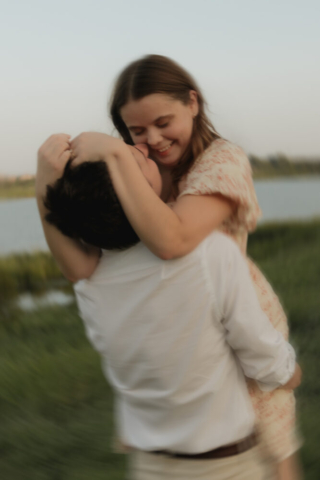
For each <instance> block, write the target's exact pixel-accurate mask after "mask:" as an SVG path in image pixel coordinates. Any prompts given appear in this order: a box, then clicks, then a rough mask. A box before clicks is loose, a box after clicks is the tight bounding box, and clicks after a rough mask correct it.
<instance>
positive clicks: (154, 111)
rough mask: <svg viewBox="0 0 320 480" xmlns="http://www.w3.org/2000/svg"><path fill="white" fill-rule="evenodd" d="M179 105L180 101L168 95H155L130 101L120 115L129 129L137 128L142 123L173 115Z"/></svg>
mask: <svg viewBox="0 0 320 480" xmlns="http://www.w3.org/2000/svg"><path fill="white" fill-rule="evenodd" d="M179 103H180V104H181V102H179V100H175V99H173V98H172V97H169V96H168V95H164V94H162V93H153V94H151V95H147V96H146V97H143V98H140V99H139V100H130V101H129V102H128V103H126V105H124V106H123V107H122V108H121V111H120V113H121V117H122V119H123V121H124V122H125V124H126V125H127V127H135V126H140V124H142V123H149V122H150V123H153V122H156V121H157V120H159V117H161V116H166V115H170V114H172V110H174V108H175V107H176V106H177V104H179ZM181 105H182V104H181Z"/></svg>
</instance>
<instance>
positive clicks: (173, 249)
mask: <svg viewBox="0 0 320 480" xmlns="http://www.w3.org/2000/svg"><path fill="white" fill-rule="evenodd" d="M108 142H110V143H111V144H112V147H110V146H108ZM71 146H72V149H73V151H74V153H75V155H76V158H75V163H80V162H82V161H87V160H89V159H90V158H93V159H97V160H98V159H104V160H105V161H106V163H107V165H108V169H109V173H110V176H111V178H112V183H113V186H114V189H115V191H116V193H117V196H118V198H119V200H120V202H121V205H122V208H123V210H124V212H125V214H126V216H127V218H128V220H129V221H130V223H131V225H132V227H133V228H134V230H135V231H136V233H137V235H138V236H139V238H140V239H141V240H142V241H143V242H144V243H145V244H146V245H147V247H148V248H149V249H150V250H151V251H152V252H153V253H154V254H155V255H157V256H158V257H160V258H162V259H164V260H167V259H171V258H176V257H181V256H183V255H186V254H187V253H189V252H191V251H192V250H193V249H194V248H195V247H196V246H197V245H198V244H199V243H200V242H201V241H202V240H203V239H204V238H205V237H206V236H207V235H208V234H209V233H211V232H212V231H213V230H214V229H215V228H217V227H219V226H220V225H221V223H222V222H223V221H224V220H225V219H227V218H228V217H229V216H230V215H231V213H232V211H233V208H234V206H233V203H232V201H230V200H228V199H227V198H225V197H223V196H221V195H199V196H194V195H185V196H183V197H181V198H179V199H178V201H177V202H176V203H175V205H174V207H173V209H171V208H170V207H169V206H168V205H166V204H165V203H164V202H163V201H162V200H161V199H160V198H159V197H158V196H157V195H156V194H155V193H154V191H153V190H152V188H151V187H150V185H149V184H148V182H146V180H145V178H144V176H143V174H142V172H141V170H140V168H139V166H138V165H137V163H136V162H135V161H134V160H133V157H132V154H131V152H130V150H129V149H128V147H127V146H126V145H125V144H124V143H123V142H121V141H119V140H118V139H114V138H112V137H108V136H107V135H104V134H97V133H84V134H81V135H80V136H79V137H77V138H76V139H75V140H73V141H72V142H71Z"/></svg>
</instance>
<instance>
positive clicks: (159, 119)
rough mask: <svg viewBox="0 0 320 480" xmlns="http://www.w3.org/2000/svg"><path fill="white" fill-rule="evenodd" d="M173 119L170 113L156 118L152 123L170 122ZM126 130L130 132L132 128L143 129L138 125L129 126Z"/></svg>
mask: <svg viewBox="0 0 320 480" xmlns="http://www.w3.org/2000/svg"><path fill="white" fill-rule="evenodd" d="M173 117H174V115H173V114H172V113H171V114H168V115H161V116H160V117H158V118H156V119H155V120H154V121H153V122H152V123H157V122H160V121H161V120H164V119H166V120H170V119H171V118H173ZM127 128H128V130H132V129H133V128H143V127H140V126H139V125H129V126H128V127H127Z"/></svg>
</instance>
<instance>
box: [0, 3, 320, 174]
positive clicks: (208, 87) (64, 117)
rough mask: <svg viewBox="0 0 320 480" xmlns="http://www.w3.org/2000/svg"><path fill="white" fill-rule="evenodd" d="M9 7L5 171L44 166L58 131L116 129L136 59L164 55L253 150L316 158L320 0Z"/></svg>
mask: <svg viewBox="0 0 320 480" xmlns="http://www.w3.org/2000/svg"><path fill="white" fill-rule="evenodd" d="M2 3H3V5H1V19H0V45H1V47H0V48H1V57H0V58H1V83H0V106H1V108H0V128H1V130H0V135H1V141H0V175H1V174H5V175H19V174H25V173H30V174H34V173H35V171H36V157H37V150H38V148H39V147H40V145H41V144H42V143H43V142H44V141H45V140H46V138H47V137H48V136H49V135H51V134H52V133H61V132H63V133H68V134H70V135H72V136H75V135H77V134H79V133H81V132H82V131H100V132H106V133H109V134H113V133H114V131H113V129H112V125H111V123H110V120H109V118H108V111H107V104H108V99H109V97H110V94H111V92H112V87H113V82H114V80H115V78H116V77H117V75H118V74H119V72H120V71H121V70H122V69H123V68H124V67H125V66H126V65H127V64H128V63H129V62H131V61H133V60H135V59H137V58H139V57H141V56H143V55H146V54H149V53H156V54H161V55H166V56H169V57H171V58H172V59H174V60H175V61H177V62H178V63H180V64H181V65H182V66H183V67H184V68H186V69H187V70H188V71H189V72H190V73H191V74H192V75H193V76H194V77H195V78H196V80H197V82H198V84H199V85H200V87H201V89H202V91H203V93H204V96H205V98H206V100H207V103H208V105H209V116H210V118H211V120H212V121H213V124H214V125H215V127H216V129H217V130H218V131H219V133H220V134H221V135H223V136H224V137H225V138H228V139H229V140H231V141H233V142H235V143H237V144H239V145H241V146H242V147H243V148H244V150H245V151H246V152H247V153H251V154H255V155H259V156H267V155H273V154H276V153H283V154H285V155H288V156H293V157H297V156H307V157H320V135H319V130H320V93H319V85H320V29H319V23H320V2H319V1H318V0H217V1H216V0H197V1H194V0H192V1H190V0H158V1H151V0H149V1H146V0H135V1H130V0H114V1H110V0H101V1H100V0H55V1H54V2H53V1H51V0H46V1H43V0H28V2H26V1H25V0H11V1H10V2H6V3H5V2H4V0H3V2H2Z"/></svg>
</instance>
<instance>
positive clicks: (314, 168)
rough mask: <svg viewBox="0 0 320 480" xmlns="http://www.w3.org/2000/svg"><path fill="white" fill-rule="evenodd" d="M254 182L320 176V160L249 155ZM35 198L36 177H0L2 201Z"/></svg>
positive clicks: (0, 198)
mask: <svg viewBox="0 0 320 480" xmlns="http://www.w3.org/2000/svg"><path fill="white" fill-rule="evenodd" d="M249 160H250V164H251V168H252V174H253V180H267V179H270V180H274V179H276V178H285V177H287V178H297V177H306V176H314V175H316V176H318V175H320V158H319V160H318V159H316V160H312V161H311V160H310V159H307V158H306V159H302V158H301V159H299V160H298V159H297V160H291V159H288V158H287V157H285V156H284V155H281V154H279V155H275V156H272V157H268V158H267V159H261V158H259V157H257V156H255V155H249ZM31 197H35V176H34V175H21V176H16V177H12V176H11V177H9V176H1V175H0V200H6V199H16V198H31Z"/></svg>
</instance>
